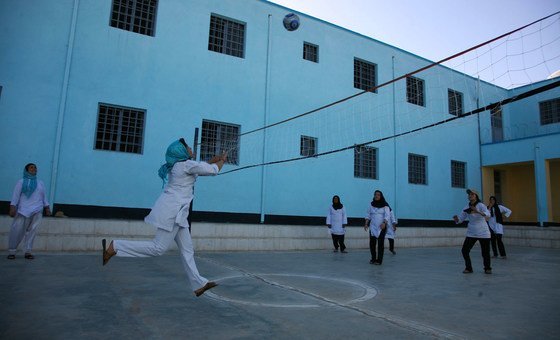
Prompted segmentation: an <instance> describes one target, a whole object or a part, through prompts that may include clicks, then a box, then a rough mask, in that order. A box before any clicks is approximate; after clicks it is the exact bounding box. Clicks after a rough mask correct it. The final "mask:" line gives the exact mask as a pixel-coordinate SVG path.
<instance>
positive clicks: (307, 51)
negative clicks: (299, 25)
mask: <svg viewBox="0 0 560 340" xmlns="http://www.w3.org/2000/svg"><path fill="white" fill-rule="evenodd" d="M303 59H305V60H309V61H313V62H315V63H318V62H319V46H317V45H313V44H310V43H307V42H304V43H303Z"/></svg>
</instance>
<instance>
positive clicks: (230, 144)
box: [200, 120, 239, 165]
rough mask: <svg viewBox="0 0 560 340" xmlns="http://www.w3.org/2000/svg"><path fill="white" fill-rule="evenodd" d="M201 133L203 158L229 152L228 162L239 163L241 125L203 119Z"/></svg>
mask: <svg viewBox="0 0 560 340" xmlns="http://www.w3.org/2000/svg"><path fill="white" fill-rule="evenodd" d="M201 135H202V136H201V143H200V159H201V160H203V161H208V160H210V159H211V158H212V157H214V156H215V155H221V154H222V153H224V152H227V161H226V163H229V164H235V165H238V164H239V125H233V124H227V123H220V122H212V121H208V120H203V121H202V134H201Z"/></svg>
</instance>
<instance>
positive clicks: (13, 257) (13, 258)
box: [8, 255, 16, 260]
mask: <svg viewBox="0 0 560 340" xmlns="http://www.w3.org/2000/svg"><path fill="white" fill-rule="evenodd" d="M15 259H16V256H15V255H8V260H15Z"/></svg>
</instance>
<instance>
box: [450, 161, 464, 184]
mask: <svg viewBox="0 0 560 340" xmlns="http://www.w3.org/2000/svg"><path fill="white" fill-rule="evenodd" d="M461 167H462V169H461ZM451 187H452V188H461V189H465V188H466V187H467V163H466V162H461V161H456V160H453V159H452V160H451Z"/></svg>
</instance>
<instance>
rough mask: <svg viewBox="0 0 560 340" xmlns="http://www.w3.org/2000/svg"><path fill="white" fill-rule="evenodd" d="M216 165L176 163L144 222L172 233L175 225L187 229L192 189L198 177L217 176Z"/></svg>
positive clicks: (189, 162)
mask: <svg viewBox="0 0 560 340" xmlns="http://www.w3.org/2000/svg"><path fill="white" fill-rule="evenodd" d="M218 171H219V169H218V166H217V165H216V164H208V163H206V162H195V161H191V160H188V161H185V162H177V163H175V165H174V166H173V168H172V169H171V171H169V174H168V178H169V181H168V182H167V184H166V185H165V188H164V189H163V192H162V193H161V195H160V196H159V198H158V199H157V201H156V203H155V204H154V206H153V208H152V211H150V214H149V215H148V216H146V218H145V219H144V221H145V222H146V223H149V224H151V225H153V226H155V227H156V228H160V229H163V230H167V231H172V230H173V226H174V225H175V224H177V225H179V226H180V227H183V228H184V227H187V228H188V227H189V223H188V222H187V217H188V216H189V206H190V204H191V201H192V200H193V198H194V195H193V187H194V183H195V182H196V178H197V177H198V176H209V175H217V174H218Z"/></svg>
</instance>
